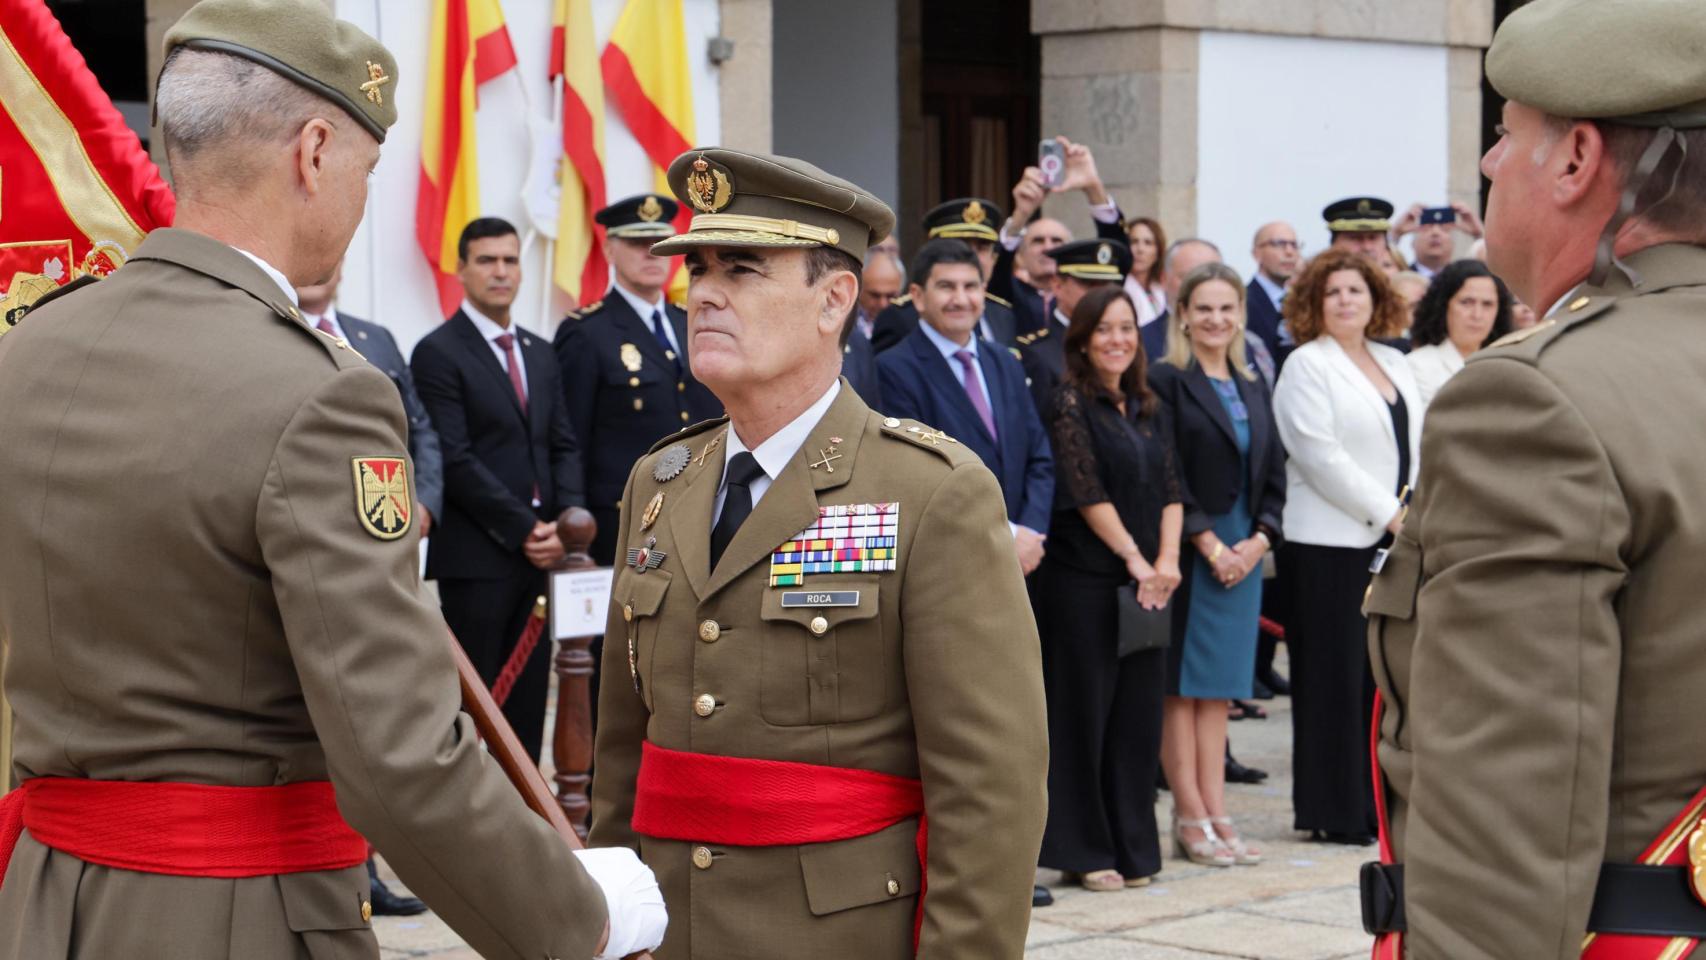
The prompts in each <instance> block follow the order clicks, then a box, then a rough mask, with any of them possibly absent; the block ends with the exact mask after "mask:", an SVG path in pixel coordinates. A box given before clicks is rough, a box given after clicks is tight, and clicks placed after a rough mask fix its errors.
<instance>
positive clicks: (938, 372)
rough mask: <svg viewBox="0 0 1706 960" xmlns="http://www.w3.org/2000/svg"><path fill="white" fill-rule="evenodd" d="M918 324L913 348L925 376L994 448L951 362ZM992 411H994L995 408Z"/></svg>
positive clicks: (922, 324) (920, 323)
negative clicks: (950, 364)
mask: <svg viewBox="0 0 1706 960" xmlns="http://www.w3.org/2000/svg"><path fill="white" fill-rule="evenodd" d="M918 323H919V328H918V330H917V331H915V332H914V333H913V334H912V348H913V350H914V351H915V352H916V353H917V355H918V361H919V363H921V364H922V365H923V367H924V375H925V376H927V377H929V378H930V380H931V381H932V382H933V383H934V384H935V387H936V390H937V391H938V392H940V393H943V394H946V395H947V398H948V403H950V404H952V405H953V407H954V409H956V410H958V411H959V412H960V417H961V418H962V419H963V420H965V421H966V422H968V423H972V424H976V426H975V427H974V429H976V430H977V431H978V433H980V434H982V435H983V437H984V439H986V440H988V441H989V443H990V444H991V445H992V446H993V445H994V443H995V438H994V437H992V436H990V435H989V431H988V430H985V429H984V428H983V418H982V417H980V416H978V415H977V408H976V407H974V406H972V405H971V397H970V396H969V395H967V393H966V388H965V386H964V385H963V384H962V383H960V379H959V377H957V376H955V375H954V368H953V367H951V366H949V362H950V361H949V360H948V358H947V357H944V356H942V351H941V350H938V349H937V348H936V344H935V343H933V342H931V340H930V337H929V335H928V334H926V333H925V332H924V321H922V320H920V321H919V322H918ZM984 399H985V400H988V399H989V398H988V397H985V398H984ZM990 409H991V410H994V408H993V407H991V408H990Z"/></svg>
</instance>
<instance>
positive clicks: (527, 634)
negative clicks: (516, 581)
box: [492, 596, 545, 707]
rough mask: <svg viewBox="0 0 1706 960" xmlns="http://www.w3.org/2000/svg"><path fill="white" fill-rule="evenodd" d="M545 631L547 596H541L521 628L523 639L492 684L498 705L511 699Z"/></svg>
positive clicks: (517, 642)
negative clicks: (525, 623)
mask: <svg viewBox="0 0 1706 960" xmlns="http://www.w3.org/2000/svg"><path fill="white" fill-rule="evenodd" d="M544 632H545V598H544V597H543V596H541V597H540V598H539V599H537V600H535V601H534V602H533V612H532V613H531V614H529V615H528V617H527V626H525V627H522V628H521V639H519V640H517V641H516V642H515V649H514V650H511V651H510V652H509V660H507V661H505V663H504V668H503V670H501V671H499V673H498V679H497V680H496V681H495V682H494V683H493V684H492V699H493V700H495V701H496V702H497V705H498V706H500V707H501V706H503V705H504V701H505V700H508V699H509V692H510V691H511V690H513V689H514V688H515V682H516V681H517V680H519V679H521V672H522V671H523V670H525V669H527V661H528V660H530V659H532V657H533V651H534V650H536V649H538V647H539V636H540V634H542V633H544Z"/></svg>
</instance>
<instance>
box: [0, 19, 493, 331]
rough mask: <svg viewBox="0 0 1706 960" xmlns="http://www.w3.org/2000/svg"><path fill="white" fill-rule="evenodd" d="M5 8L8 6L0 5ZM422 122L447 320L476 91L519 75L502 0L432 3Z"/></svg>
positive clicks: (420, 209) (476, 184) (435, 262)
mask: <svg viewBox="0 0 1706 960" xmlns="http://www.w3.org/2000/svg"><path fill="white" fill-rule="evenodd" d="M0 2H4V0H0ZM429 36H430V38H431V39H430V41H429V46H428V50H427V82H426V90H427V94H426V109H425V110H424V111H423V112H422V119H421V182H420V189H419V192H418V193H417V194H416V197H415V236H416V239H417V240H418V241H419V243H420V245H421V252H422V253H424V254H425V255H426V258H427V263H428V264H430V265H431V267H432V271H433V275H434V277H435V278H436V279H437V281H438V300H439V305H440V306H441V307H442V308H443V310H444V313H445V315H446V316H448V315H450V314H451V313H453V312H454V311H455V310H456V305H457V304H458V303H461V302H462V285H461V283H460V282H458V281H457V279H456V239H457V237H459V236H461V234H462V228H463V227H465V226H467V225H468V222H469V221H470V220H473V219H475V218H476V217H478V216H480V171H479V155H478V151H477V150H476V148H475V142H474V141H475V130H474V110H475V106H476V104H477V102H478V101H477V99H476V97H475V94H474V89H475V88H476V87H478V86H479V85H480V84H482V83H485V82H486V81H487V80H490V79H492V78H493V77H496V76H498V75H500V74H502V73H504V72H506V71H508V70H512V69H514V68H515V48H514V47H512V46H511V45H510V42H509V29H508V28H507V27H505V26H504V15H503V8H502V7H500V6H498V0H433V5H432V32H431V34H430V35H429Z"/></svg>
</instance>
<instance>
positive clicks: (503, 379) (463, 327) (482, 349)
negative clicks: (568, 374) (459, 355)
mask: <svg viewBox="0 0 1706 960" xmlns="http://www.w3.org/2000/svg"><path fill="white" fill-rule="evenodd" d="M450 322H451V323H452V324H454V325H455V327H456V332H457V333H458V334H460V335H461V337H462V340H463V343H464V344H465V345H466V346H467V348H468V352H469V353H470V354H472V355H473V357H474V363H475V365H476V366H481V367H484V368H485V369H486V372H487V373H489V374H491V375H492V377H493V378H494V379H495V381H496V382H497V385H498V388H499V389H500V390H501V391H502V393H503V395H504V396H505V397H507V398H508V399H509V406H510V409H512V410H514V411H515V415H516V416H518V417H520V418H521V419H522V422H524V423H525V422H526V421H527V414H526V412H525V411H523V410H522V409H521V401H520V400H517V399H516V396H515V387H513V386H511V385H510V382H509V372H508V371H507V370H505V369H504V368H503V364H501V363H499V362H498V356H497V354H496V353H493V352H492V345H491V344H489V343H487V342H486V338H485V337H482V336H480V331H479V329H478V328H476V327H475V326H474V321H472V320H470V319H468V315H467V314H465V313H463V312H462V311H460V310H458V311H456V316H454V317H451V318H450ZM517 346H519V344H517ZM526 362H527V361H525V360H523V361H522V363H526Z"/></svg>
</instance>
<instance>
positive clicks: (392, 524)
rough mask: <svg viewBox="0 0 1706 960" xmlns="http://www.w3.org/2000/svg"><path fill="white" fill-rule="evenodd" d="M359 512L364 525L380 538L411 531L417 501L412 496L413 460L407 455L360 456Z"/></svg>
mask: <svg viewBox="0 0 1706 960" xmlns="http://www.w3.org/2000/svg"><path fill="white" fill-rule="evenodd" d="M350 466H351V468H352V469H353V471H354V473H355V512H356V517H357V518H359V519H360V520H361V528H362V529H363V530H366V531H367V532H368V533H369V534H371V535H373V536H374V537H377V538H378V539H380V540H396V539H397V538H399V537H401V536H402V535H403V534H405V533H408V532H409V521H410V520H411V519H412V518H413V517H414V502H413V501H412V500H410V498H409V461H408V460H406V459H405V458H403V457H356V458H354V459H352V460H351V461H350Z"/></svg>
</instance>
